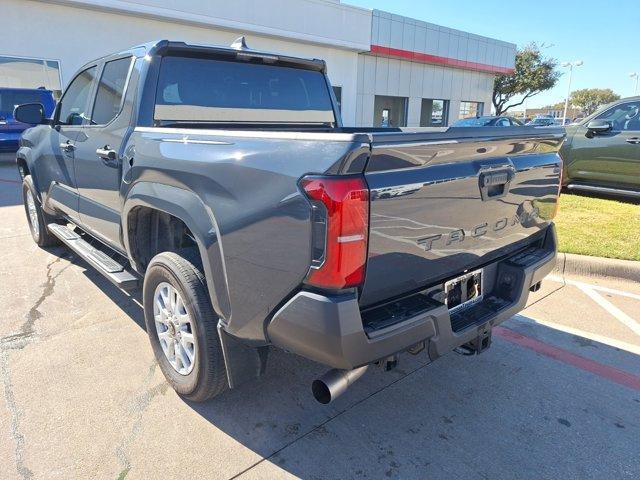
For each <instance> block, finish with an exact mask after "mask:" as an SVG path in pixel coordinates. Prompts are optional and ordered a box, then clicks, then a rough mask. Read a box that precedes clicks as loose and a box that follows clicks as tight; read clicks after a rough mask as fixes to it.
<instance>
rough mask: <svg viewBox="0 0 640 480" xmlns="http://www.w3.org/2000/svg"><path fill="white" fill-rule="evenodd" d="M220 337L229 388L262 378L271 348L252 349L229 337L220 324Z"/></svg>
mask: <svg viewBox="0 0 640 480" xmlns="http://www.w3.org/2000/svg"><path fill="white" fill-rule="evenodd" d="M218 336H219V337H220V343H221V344H222V355H223V356H224V364H225V368H226V371H227V380H228V382H229V388H236V387H239V386H240V385H242V384H244V383H248V382H251V381H254V380H257V379H258V378H260V377H261V376H262V375H263V374H264V372H265V371H266V369H267V356H268V352H269V347H251V346H249V345H246V344H244V343H242V342H241V341H240V340H238V339H237V338H235V337H234V336H232V335H229V334H228V333H227V332H226V331H225V330H224V328H223V326H222V324H221V323H218Z"/></svg>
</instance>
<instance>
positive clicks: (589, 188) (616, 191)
mask: <svg viewBox="0 0 640 480" xmlns="http://www.w3.org/2000/svg"><path fill="white" fill-rule="evenodd" d="M567 190H582V191H585V192H595V193H608V194H611V195H624V196H625V197H633V198H640V191H634V190H624V189H621V188H609V187H596V186H595V185H581V184H579V183H570V184H569V185H567Z"/></svg>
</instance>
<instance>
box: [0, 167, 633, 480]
mask: <svg viewBox="0 0 640 480" xmlns="http://www.w3.org/2000/svg"><path fill="white" fill-rule="evenodd" d="M14 170H15V167H13V166H12V165H9V166H7V165H6V164H5V165H4V166H0V219H2V221H1V222H0V305H2V311H3V312H4V313H3V315H2V320H1V321H0V377H1V385H0V389H2V391H1V393H0V478H2V479H45V478H46V479H49V478H64V479H70V478H106V479H114V480H115V479H124V478H126V479H134V478H136V479H138V478H141V479H149V478H165V479H169V478H207V479H218V478H220V479H229V478H242V479H250V478H251V479H252V478H256V479H257V478H270V479H271V478H295V477H300V478H305V479H306V478H308V479H324V478H369V479H371V478H402V479H408V478H420V479H422V478H432V479H438V478H447V479H449V478H467V479H475V478H478V479H520V478H522V479H557V478H568V479H573V478H575V479H588V478H594V479H596V478H597V479H603V478H604V479H614V478H615V479H620V478H630V479H631V478H633V479H637V478H640V442H639V441H638V440H639V439H640V313H639V312H640V283H630V282H624V283H623V282H612V281H601V280H600V281H594V280H593V279H582V278H561V277H551V278H550V279H549V280H547V281H546V282H545V283H544V286H543V288H542V289H541V290H540V291H539V292H537V293H536V294H535V295H533V296H532V298H531V301H530V305H529V307H528V308H527V309H526V310H524V311H523V312H522V315H519V316H517V317H514V318H513V319H511V320H509V321H508V322H506V323H504V324H503V326H502V327H499V328H497V329H495V331H494V338H493V345H492V348H491V349H489V350H488V351H487V352H486V353H483V354H482V355H479V356H475V357H463V356H459V355H456V354H451V355H448V356H445V357H444V358H442V359H440V360H438V361H437V362H435V363H433V364H429V363H428V361H427V358H426V357H425V356H424V354H423V355H418V356H415V357H414V356H410V355H404V356H403V357H402V358H401V362H400V364H399V367H398V368H397V369H396V370H394V371H392V372H389V373H385V372H382V371H377V370H374V371H373V372H368V373H367V375H365V377H363V378H362V380H360V381H359V382H357V383H356V384H355V385H354V386H353V388H352V389H351V390H349V391H348V392H347V393H346V394H345V395H344V396H343V397H341V398H339V399H338V400H337V401H336V402H335V403H333V404H331V405H329V406H322V405H319V404H317V403H316V402H315V401H314V400H313V398H312V396H311V393H310V382H311V380H312V379H313V378H314V377H315V376H316V375H318V374H320V373H322V372H323V370H324V369H323V368H322V367H321V366H318V365H315V364H312V363H310V362H307V361H304V360H302V359H300V358H298V357H295V356H293V355H289V354H286V353H283V352H277V351H274V352H272V355H271V357H270V365H269V367H270V368H269V371H268V373H267V375H266V377H265V378H264V379H263V380H262V381H260V382H259V383H257V384H254V385H250V386H245V387H242V388H240V389H238V390H235V391H229V392H227V393H225V394H224V395H222V397H220V398H219V399H216V400H214V401H211V402H208V403H205V404H191V403H188V402H185V401H184V400H182V399H181V398H180V397H178V396H177V395H176V394H175V393H174V392H173V391H172V390H171V389H170V388H168V386H167V384H166V382H165V381H164V378H163V376H162V374H161V372H160V370H159V368H157V366H156V363H155V361H154V359H153V355H152V352H151V348H150V346H149V343H148V340H147V336H146V332H145V330H144V321H143V314H142V310H141V308H140V302H139V298H137V297H136V296H133V297H132V296H128V295H126V294H124V293H122V292H120V291H119V290H117V289H116V288H115V287H112V286H111V285H110V284H109V283H108V282H107V281H105V280H103V279H102V277H100V276H99V274H97V273H95V272H94V271H92V270H91V269H89V268H88V267H87V266H86V265H85V264H84V263H83V262H82V261H80V260H79V259H78V258H76V257H75V256H74V255H72V254H71V253H70V252H69V251H67V250H65V249H63V248H60V247H57V248H53V249H49V250H42V249H39V248H38V247H36V246H35V244H34V243H33V242H32V240H31V237H30V236H29V233H28V230H27V223H26V220H25V218H24V211H23V208H22V204H21V196H20V183H19V182H18V176H17V173H16V172H15V171H14Z"/></svg>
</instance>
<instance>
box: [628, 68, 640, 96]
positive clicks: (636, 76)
mask: <svg viewBox="0 0 640 480" xmlns="http://www.w3.org/2000/svg"><path fill="white" fill-rule="evenodd" d="M629 76H630V77H631V78H635V79H636V86H635V87H634V88H633V94H634V95H637V94H638V78H640V75H638V74H637V73H636V72H633V73H630V74H629Z"/></svg>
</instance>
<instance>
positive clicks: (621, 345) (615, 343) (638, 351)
mask: <svg viewBox="0 0 640 480" xmlns="http://www.w3.org/2000/svg"><path fill="white" fill-rule="evenodd" d="M516 318H517V319H518V321H520V322H524V323H528V324H530V325H544V326H545V327H549V328H553V329H554V330H558V331H559V332H563V333H568V334H569V335H575V336H578V337H582V338H586V339H588V340H593V341H594V342H598V343H602V344H603V345H607V346H609V347H613V348H618V349H620V350H624V351H625V352H629V353H633V354H635V355H640V346H638V345H633V344H632V343H627V342H621V341H620V340H616V339H615V338H609V337H605V336H604V335H598V334H597V333H591V332H587V331H585V330H580V329H579V328H573V327H569V326H567V325H562V324H560V323H556V322H550V321H548V320H540V319H538V318H532V317H526V316H524V315H516Z"/></svg>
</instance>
